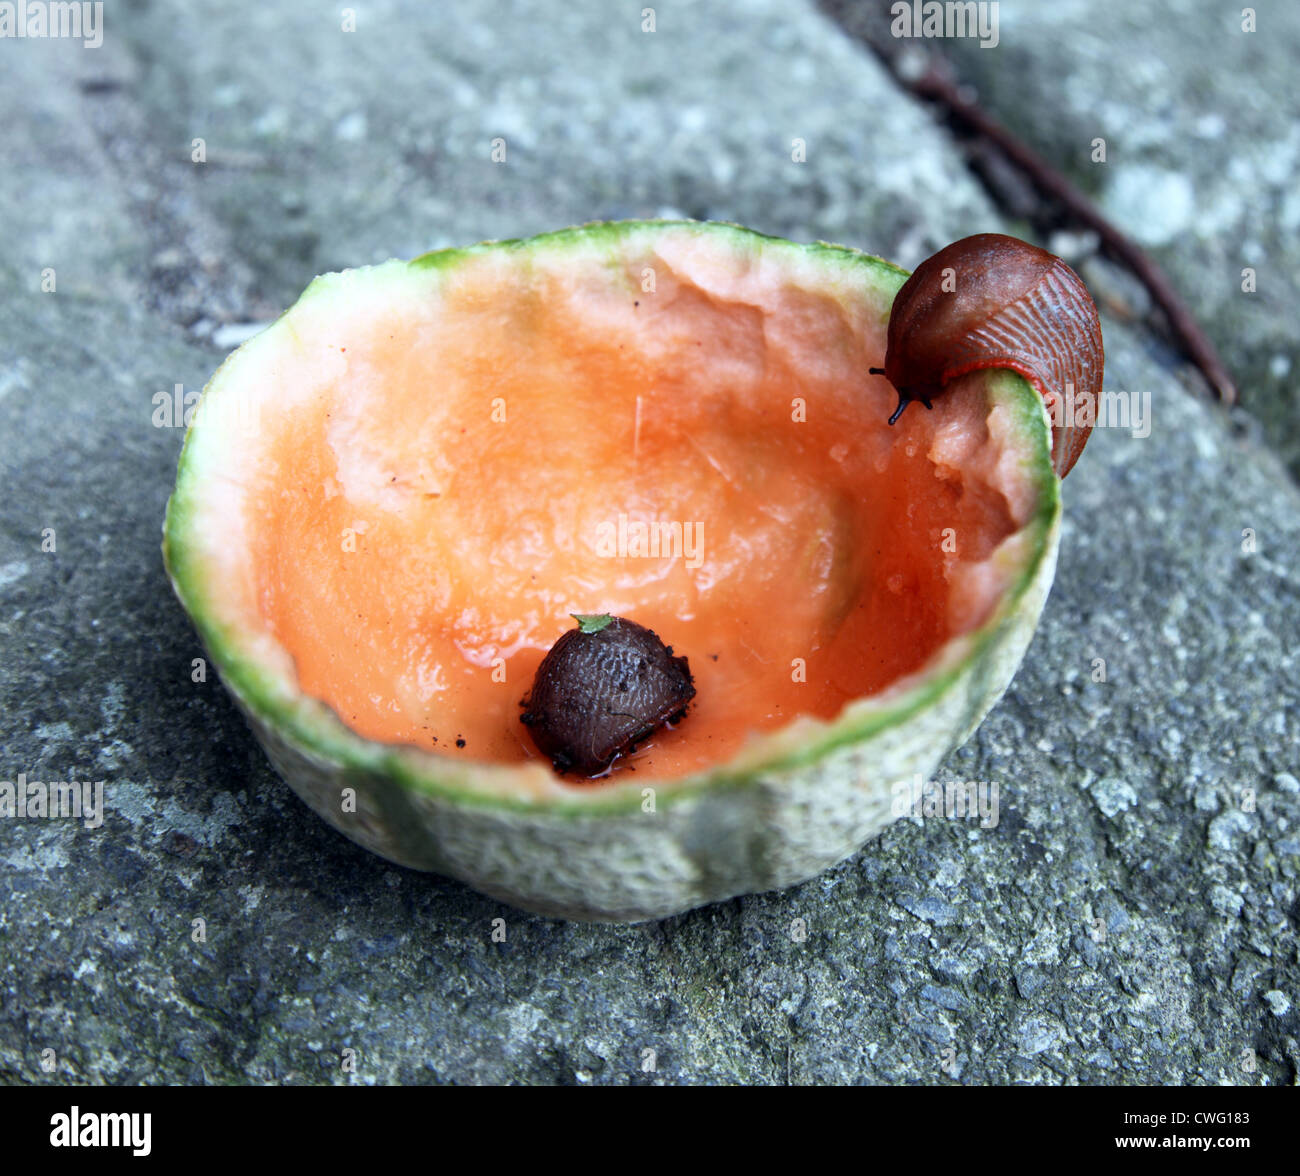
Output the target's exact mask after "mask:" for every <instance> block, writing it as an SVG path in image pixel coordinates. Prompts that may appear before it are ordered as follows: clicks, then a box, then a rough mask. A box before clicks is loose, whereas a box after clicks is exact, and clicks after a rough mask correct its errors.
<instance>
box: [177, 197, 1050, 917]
mask: <svg viewBox="0 0 1300 1176" xmlns="http://www.w3.org/2000/svg"><path fill="white" fill-rule="evenodd" d="M906 278H907V275H906V273H905V272H904V271H902V270H900V269H898V268H897V267H895V266H892V265H890V264H888V263H886V262H884V261H881V260H880V259H878V258H874V257H870V256H868V255H866V254H863V253H859V252H856V251H854V250H851V249H845V248H840V247H834V246H827V245H797V244H793V243H790V242H787V241H782V240H777V239H773V238H769V237H764V236H760V235H758V234H756V233H752V232H749V231H747V230H744V229H741V228H739V227H736V226H731V225H722V224H708V223H693V222H620V223H615V224H594V225H588V226H584V227H581V228H577V229H571V230H565V231H562V232H559V233H552V234H547V235H544V236H541V237H535V238H532V239H529V240H525V241H508V242H496V243H488V244H484V245H477V246H473V247H470V248H466V249H454V250H444V251H440V252H437V253H432V254H428V255H425V256H423V257H420V258H417V259H415V260H414V261H411V262H400V261H392V262H387V263H385V264H383V265H378V266H373V267H369V268H364V269H356V270H347V271H344V272H343V273H339V274H330V275H326V276H324V277H321V278H318V279H317V280H316V281H314V282H313V283H312V284H311V286H310V287H309V288H308V289H307V291H306V292H305V293H304V295H303V296H302V298H301V299H300V300H299V302H298V303H297V304H296V305H295V306H294V307H292V308H291V309H290V310H289V311H288V312H287V313H286V314H285V315H284V316H282V317H281V318H280V319H279V320H278V321H277V322H276V323H275V324H274V325H273V326H271V327H270V328H268V329H267V330H266V331H265V332H263V333H262V334H261V335H259V336H257V337H256V338H254V339H252V340H250V341H249V342H248V343H246V344H244V346H243V347H241V348H240V349H239V350H238V351H237V352H236V353H235V354H233V355H232V356H231V357H230V358H229V359H228V360H227V361H226V362H225V363H224V364H223V365H222V367H221V368H220V369H219V371H218V372H217V374H216V375H215V376H214V377H213V379H212V381H211V382H210V383H209V385H208V387H207V389H206V390H205V392H204V396H203V400H202V402H201V405H200V407H199V410H198V412H197V413H196V417H195V421H194V424H193V426H192V427H191V430H190V432H189V435H188V437H187V439H186V444H185V448H184V451H183V453H182V456H181V460H180V466H179V470H178V474H177V484H176V489H175V492H174V494H173V496H172V498H171V501H170V502H169V504H168V511H167V519H166V522H165V526H164V555H165V559H166V563H167V567H168V571H169V574H170V575H171V577H172V581H173V584H174V586H175V588H176V591H177V593H178V595H179V597H180V599H181V601H182V602H183V604H184V605H185V607H186V609H187V610H188V612H189V614H190V616H191V617H192V618H193V620H194V622H195V625H196V627H197V628H198V630H199V633H200V635H201V636H202V639H203V641H204V643H205V644H206V646H207V648H208V650H209V652H210V655H211V659H212V661H213V663H214V664H215V665H216V666H217V668H218V669H219V671H220V673H221V676H222V679H223V681H224V682H225V684H226V686H227V687H228V689H229V690H230V692H231V694H232V695H233V696H234V698H235V699H236V701H237V702H238V704H239V705H240V707H241V709H242V710H243V711H244V713H245V714H246V716H247V717H248V720H249V722H250V725H251V726H252V729H253V731H254V733H255V734H256V736H257V737H258V739H259V740H260V741H261V742H262V743H263V745H264V746H265V748H266V750H267V752H268V754H269V756H270V758H271V760H272V762H273V763H274V764H275V766H276V767H277V768H278V769H279V771H280V772H281V774H282V775H283V776H284V778H285V779H286V780H287V781H288V782H289V784H290V785H291V786H292V787H293V788H294V789H295V790H296V791H297V792H298V793H299V794H300V795H301V796H302V797H303V798H304V799H305V800H306V801H307V803H308V804H309V805H310V806H311V807H312V808H314V809H315V810H316V811H317V812H318V813H319V814H320V815H322V816H323V817H324V818H325V819H326V820H328V821H330V822H331V823H332V824H333V825H335V826H336V827H337V828H339V829H340V830H342V831H343V832H344V833H346V834H347V835H348V836H350V837H352V838H354V839H355V840H357V841H358V842H360V843H361V844H363V845H366V846H368V847H369V848H370V849H372V850H374V851H375V852H377V853H380V854H382V855H383V856H385V857H387V858H389V859H391V860H393V861H395V862H399V863H402V864H405V865H408V866H412V867H415V868H419V869H427V870H435V871H438V872H441V873H444V874H447V875H450V876H453V877H456V878H459V879H462V880H464V881H465V882H468V883H469V884H471V885H473V886H475V887H477V888H479V889H480V890H482V891H484V892H486V893H488V894H491V895H494V896H496V897H499V898H501V899H504V900H506V901H509V902H511V903H514V904H516V905H519V906H521V907H524V908H527V909H529V910H534V911H539V912H543V913H548V914H554V915H561V916H566V917H571V918H585V919H618V920H636V919H647V918H657V917H662V916H665V915H668V914H672V913H675V912H679V911H682V910H686V909H688V908H690V907H694V906H698V905H701V904H703V903H707V902H711V901H716V900H719V899H723V898H726V897H730V896H733V895H737V894H743V893H747V892H751V891H758V890H766V889H772V888H776V887H781V886H787V885H790V884H792V883H794V882H797V881H800V880H802V879H805V878H808V877H810V876H812V875H814V874H816V873H817V872H819V871H821V870H823V869H825V868H826V867H828V866H830V865H832V864H833V863H835V862H836V861H839V860H840V859H841V858H843V857H845V856H846V855H848V854H850V853H852V852H853V851H854V850H855V849H856V848H857V847H859V846H860V845H861V844H862V842H863V841H864V840H865V839H866V838H867V837H869V836H870V835H871V834H873V833H875V832H876V831H878V830H879V829H880V828H881V827H882V826H883V825H884V824H885V823H886V822H887V821H889V820H890V819H891V817H892V816H893V815H894V812H895V800H896V797H897V795H898V785H899V783H900V782H903V783H904V784H910V782H911V780H912V779H913V777H914V775H915V774H917V773H920V774H921V775H922V776H923V777H928V775H929V774H930V773H932V772H933V771H934V769H935V768H936V766H937V765H938V764H939V763H940V762H941V760H942V759H943V758H944V756H945V755H946V754H947V753H948V752H949V751H950V750H951V748H952V747H954V746H955V745H957V744H958V743H960V742H961V741H962V740H963V739H965V738H966V736H967V735H968V734H969V733H970V732H971V731H972V730H973V729H974V727H975V726H976V725H977V724H978V723H979V721H980V720H981V719H982V718H983V716H984V715H985V713H986V712H987V711H988V710H989V708H990V707H991V706H992V705H993V703H994V702H995V701H996V700H997V699H998V697H999V696H1000V695H1001V693H1002V691H1003V690H1004V689H1005V688H1006V686H1007V684H1008V683H1009V681H1010V679H1011V677H1012V675H1013V674H1014V673H1015V670H1016V667H1017V665H1018V664H1019V662H1020V659H1021V657H1022V655H1023V653H1024V650H1025V648H1026V646H1027V645H1028V642H1029V640H1030V637H1031V635H1032V633H1033V629H1034V626H1035V624H1036V621H1037V618H1038V615H1039V613H1040V610H1041V608H1042V604H1043V601H1044V599H1045V597H1046V595H1047V592H1048V589H1049V587H1050V583H1051V578H1052V573H1053V569H1054V565H1055V558H1056V546H1057V539H1058V531H1059V518H1060V493H1059V486H1058V478H1057V476H1056V474H1055V472H1054V471H1053V466H1052V458H1051V432H1050V426H1049V421H1048V417H1047V414H1046V412H1045V410H1044V404H1043V399H1042V397H1041V396H1040V395H1039V393H1038V392H1037V391H1035V390H1034V388H1032V387H1031V386H1030V385H1029V384H1028V383H1026V382H1025V380H1024V379H1023V378H1022V377H1021V376H1020V375H1017V374H1016V373H1014V372H1012V371H1008V370H1000V369H981V370H975V371H971V372H969V373H967V374H965V375H962V376H960V377H957V378H955V379H953V380H952V382H950V383H948V384H947V385H946V387H945V389H944V395H943V396H941V397H937V398H935V400H934V402H933V410H932V411H930V412H913V413H909V414H907V415H905V416H904V417H903V418H902V419H901V420H899V421H898V423H897V424H896V425H895V426H893V427H892V428H891V427H890V426H889V424H888V423H887V422H888V418H889V417H890V415H891V412H892V411H893V409H894V407H895V401H896V399H897V397H896V393H895V391H894V389H893V388H892V387H891V386H890V384H889V382H888V381H887V380H885V379H883V378H882V377H881V376H879V375H874V374H871V373H870V369H871V368H872V367H880V366H881V365H882V364H883V362H884V357H885V350H886V334H887V329H888V324H889V318H890V308H891V305H892V303H893V300H894V297H895V295H896V294H897V293H898V291H899V289H900V288H901V287H902V285H903V283H904V281H905V280H906ZM574 614H581V615H584V616H598V615H606V614H607V615H609V616H612V617H618V618H628V619H629V620H630V621H632V622H635V623H636V624H637V625H638V626H642V627H644V628H645V629H648V630H651V631H653V634H658V635H659V637H660V638H661V639H662V641H663V642H664V643H666V644H667V645H671V646H672V647H673V650H674V651H675V653H676V654H677V655H681V656H682V657H684V658H688V659H689V666H690V671H691V675H692V677H693V685H692V689H693V692H694V693H693V697H691V698H690V702H689V712H688V714H687V717H686V719H685V721H682V722H670V723H667V724H666V725H663V726H660V727H658V728H656V729H655V730H654V731H653V733H652V734H650V735H649V737H648V738H645V739H644V740H642V741H639V742H638V743H637V744H636V746H635V747H631V748H629V750H628V753H627V754H625V755H622V756H621V758H619V759H618V760H617V761H616V762H615V763H614V767H613V769H612V770H611V771H609V772H608V773H607V774H606V775H605V776H604V777H602V778H599V779H596V780H590V779H583V778H575V777H573V776H572V775H569V774H563V773H562V772H560V771H557V770H556V766H555V764H554V763H553V760H552V758H551V757H548V755H547V754H546V753H545V752H544V750H543V749H541V748H539V746H538V745H537V743H536V742H535V740H534V739H533V738H530V734H529V730H528V728H527V726H526V725H525V724H523V723H521V721H520V717H521V716H520V701H521V698H523V697H524V696H525V695H526V694H527V693H528V692H529V690H530V687H531V686H532V685H533V683H534V679H535V677H536V676H537V671H538V667H539V665H541V663H542V661H543V658H544V657H545V656H546V655H547V652H548V650H550V649H551V647H552V646H553V645H555V643H556V641H557V640H558V639H559V638H560V637H561V636H562V635H563V634H565V633H566V631H570V630H572V628H573V619H572V618H573V615H574Z"/></svg>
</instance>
